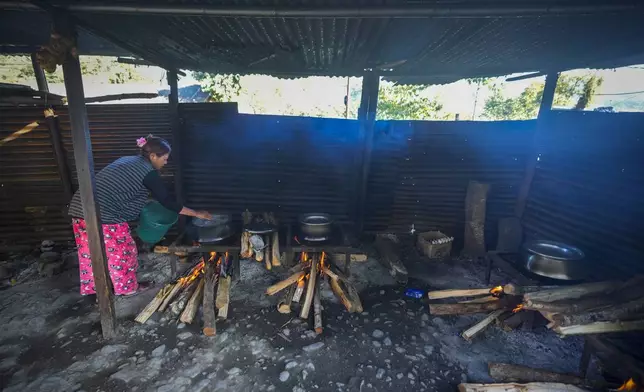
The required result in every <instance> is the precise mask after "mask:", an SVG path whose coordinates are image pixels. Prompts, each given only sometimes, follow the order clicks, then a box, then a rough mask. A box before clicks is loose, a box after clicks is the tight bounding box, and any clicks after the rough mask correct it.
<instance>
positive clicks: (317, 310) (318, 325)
mask: <svg viewBox="0 0 644 392" xmlns="http://www.w3.org/2000/svg"><path fill="white" fill-rule="evenodd" d="M313 328H314V329H315V333H317V334H318V335H319V334H321V333H322V330H323V329H322V302H321V300H320V285H319V284H318V287H317V288H316V289H315V294H313Z"/></svg>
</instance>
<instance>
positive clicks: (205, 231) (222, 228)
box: [192, 214, 233, 243]
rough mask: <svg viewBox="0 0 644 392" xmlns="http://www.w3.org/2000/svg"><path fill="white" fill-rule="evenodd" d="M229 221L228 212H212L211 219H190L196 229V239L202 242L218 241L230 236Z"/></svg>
mask: <svg viewBox="0 0 644 392" xmlns="http://www.w3.org/2000/svg"><path fill="white" fill-rule="evenodd" d="M230 222H231V217H230V215H228V214H213V215H212V219H201V218H194V219H192V225H193V226H194V227H196V229H197V240H198V241H199V242H203V243H206V242H210V243H212V242H219V241H222V240H224V239H226V238H229V237H230V236H232V234H233V231H232V228H231V225H230Z"/></svg>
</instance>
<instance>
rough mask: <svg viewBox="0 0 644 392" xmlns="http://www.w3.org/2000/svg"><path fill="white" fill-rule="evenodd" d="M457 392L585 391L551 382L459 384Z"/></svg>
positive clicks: (584, 391) (585, 391)
mask: <svg viewBox="0 0 644 392" xmlns="http://www.w3.org/2000/svg"><path fill="white" fill-rule="evenodd" d="M458 390H459V392H587V390H585V389H582V388H579V387H577V386H574V385H568V384H561V383H553V382H531V383H527V384H518V383H508V384H459V386H458Z"/></svg>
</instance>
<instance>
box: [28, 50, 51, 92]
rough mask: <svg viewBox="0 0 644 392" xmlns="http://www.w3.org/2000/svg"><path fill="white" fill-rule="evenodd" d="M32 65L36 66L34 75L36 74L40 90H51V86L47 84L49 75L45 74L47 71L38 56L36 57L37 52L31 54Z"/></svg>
mask: <svg viewBox="0 0 644 392" xmlns="http://www.w3.org/2000/svg"><path fill="white" fill-rule="evenodd" d="M31 65H32V66H33V68H34V75H36V84H37V85H38V91H45V92H49V86H48V85H47V77H46V76H45V71H43V69H42V67H41V66H40V63H39V62H38V58H36V53H32V54H31Z"/></svg>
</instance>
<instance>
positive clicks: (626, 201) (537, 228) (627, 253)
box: [524, 111, 644, 277]
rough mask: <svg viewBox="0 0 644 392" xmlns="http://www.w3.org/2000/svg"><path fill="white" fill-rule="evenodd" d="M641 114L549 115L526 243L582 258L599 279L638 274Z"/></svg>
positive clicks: (643, 171) (642, 215)
mask: <svg viewBox="0 0 644 392" xmlns="http://www.w3.org/2000/svg"><path fill="white" fill-rule="evenodd" d="M642 131H644V114H641V113H620V114H614V113H596V112H584V113H579V112H565V111H561V112H554V114H553V115H552V116H551V118H550V119H549V121H548V123H547V126H546V127H544V128H543V130H542V131H540V134H539V139H538V145H539V152H540V154H541V155H540V157H539V163H538V167H537V171H536V173H535V178H534V182H533V184H532V188H531V190H530V195H529V199H528V205H527V208H526V212H525V215H524V226H525V227H526V230H527V234H528V235H529V236H530V237H532V238H544V239H551V240H558V241H563V242H566V243H570V244H572V245H576V246H578V247H580V248H581V249H582V250H584V251H585V252H586V255H587V259H588V261H589V268H591V266H592V270H593V271H596V272H597V274H599V276H600V277H601V276H603V277H606V276H611V275H625V276H628V275H630V274H634V273H638V272H639V273H643V272H644V242H643V241H642V233H644V205H643V204H642V200H644V134H643V132H642Z"/></svg>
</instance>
